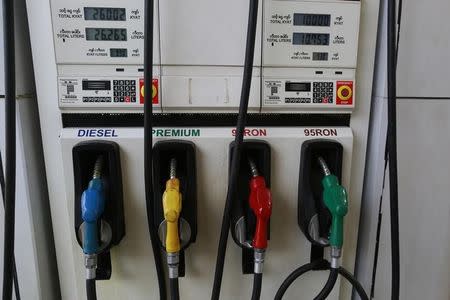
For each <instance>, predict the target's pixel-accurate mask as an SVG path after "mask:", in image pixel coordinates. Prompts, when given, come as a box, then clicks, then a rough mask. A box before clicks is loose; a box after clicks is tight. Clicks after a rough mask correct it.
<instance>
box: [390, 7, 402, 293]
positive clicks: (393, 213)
mask: <svg viewBox="0 0 450 300" xmlns="http://www.w3.org/2000/svg"><path fill="white" fill-rule="evenodd" d="M395 6H396V1H394V0H392V1H388V20H387V23H388V29H387V73H388V74H387V77H388V83H387V84H388V90H387V93H388V132H387V136H388V140H387V142H388V154H389V198H390V217H391V256H392V258H391V261H392V287H391V288H392V291H391V299H392V300H398V299H399V297H400V241H399V212H398V170H397V99H396V97H397V74H396V72H397V68H396V66H397V57H396V56H397V50H396V48H397V47H396V36H395V35H396V14H395Z"/></svg>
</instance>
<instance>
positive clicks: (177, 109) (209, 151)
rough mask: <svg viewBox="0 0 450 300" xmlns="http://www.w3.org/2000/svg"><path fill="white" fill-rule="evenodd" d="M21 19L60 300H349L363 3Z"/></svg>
mask: <svg viewBox="0 0 450 300" xmlns="http://www.w3.org/2000/svg"><path fill="white" fill-rule="evenodd" d="M27 4H28V7H27V8H28V16H29V23H30V29H31V38H32V48H33V55H34V68H35V72H36V78H37V91H38V99H39V100H38V101H39V109H40V114H41V126H42V130H43V139H44V152H45V156H46V157H45V158H46V164H47V177H48V183H49V190H50V202H51V207H52V220H53V227H54V230H55V244H56V252H57V258H58V268H59V273H60V274H59V275H60V281H61V288H62V297H63V298H64V299H83V298H84V294H85V292H84V290H85V287H84V280H83V279H84V276H83V272H84V269H85V261H84V255H83V251H81V250H80V245H79V242H81V245H82V246H83V247H84V246H85V244H88V242H89V241H87V240H85V237H87V236H89V235H88V234H89V232H92V233H93V236H94V246H95V247H94V248H95V249H97V250H95V249H94V250H95V251H88V250H87V249H85V247H84V249H83V250H84V254H86V255H92V254H97V259H98V260H97V269H96V272H95V273H96V277H97V279H109V280H107V281H104V280H98V281H97V286H96V289H97V292H98V297H99V298H103V299H148V298H151V299H158V298H159V299H167V296H168V295H169V296H170V297H171V298H172V299H178V298H183V299H207V298H209V297H211V295H212V297H211V298H212V299H219V297H220V296H222V299H247V298H250V297H252V298H253V299H259V298H262V299H273V297H274V296H275V295H276V294H277V290H278V289H279V287H280V286H281V287H282V288H283V287H285V286H286V283H283V280H284V277H285V276H286V275H287V274H286V272H287V270H291V269H294V266H296V265H297V264H299V263H307V262H310V264H309V266H312V269H314V270H318V269H321V270H325V269H330V268H331V267H332V268H333V277H331V281H332V282H330V283H329V284H327V285H326V288H327V289H328V290H326V291H322V292H320V291H321V290H322V289H323V282H325V281H326V278H327V274H326V272H312V273H311V276H310V277H309V278H308V279H307V280H303V281H298V282H297V283H296V284H295V285H293V286H292V287H291V289H290V290H289V291H287V292H286V293H285V298H286V299H288V298H289V297H291V298H293V297H294V296H293V295H299V294H301V295H303V297H304V298H305V299H312V298H314V297H316V296H317V295H319V296H320V297H322V299H324V297H326V295H325V294H327V295H328V294H329V296H328V298H327V299H349V298H350V294H351V290H349V289H348V287H347V286H346V285H341V283H340V281H339V279H338V278H337V273H336V272H335V270H337V272H338V273H339V272H340V273H341V274H343V275H344V277H345V278H350V279H351V280H352V281H353V282H354V278H353V277H351V275H350V272H347V271H345V270H344V269H340V268H339V267H340V264H337V259H338V257H339V258H340V257H342V264H343V265H345V266H346V267H347V269H353V266H354V262H355V254H356V242H355V241H356V237H357V228H358V222H359V212H358V210H359V205H360V198H361V190H362V178H363V174H364V157H365V144H366V142H365V140H366V137H367V131H368V120H369V118H368V117H369V107H370V103H369V99H370V95H371V80H372V77H371V76H369V75H371V73H372V70H373V60H374V48H375V36H376V22H377V14H378V7H377V4H374V3H371V4H366V5H365V6H364V5H363V6H361V2H360V1H344V0H333V1H331V0H330V1H328V0H322V1H278V0H260V1H257V0H250V1H240V0H228V1H222V0H192V1H177V0H165V1H140V0H131V1H110V0H94V1H89V2H87V1H82V0H77V1H73V0H50V1H49V3H44V4H43V3H36V1H32V0H29V1H28V2H27ZM249 4H250V8H249V6H248V5H249ZM361 10H363V15H365V16H367V17H365V18H364V19H361V20H360V15H361ZM360 23H362V24H361V26H360ZM360 28H361V31H360ZM359 37H360V39H359ZM43 44H45V45H46V47H43V46H42V45H43ZM359 48H360V49H364V51H360V53H359V55H360V59H359V60H358V59H357V58H358V49H359ZM357 62H358V63H357ZM44 79H45V80H44ZM236 120H238V121H237V122H236ZM236 124H237V125H236ZM93 144H94V145H95V144H99V145H102V147H104V148H102V149H104V150H101V151H97V150H95V151H87V152H85V151H84V150H83V151H82V150H80V149H81V148H80V147H82V146H83V147H84V146H86V145H88V146H86V147H91V145H93ZM113 145H114V146H113ZM108 149H109V150H108ZM319 158H321V159H320V160H319ZM319 161H320V163H319ZM96 162H97V164H96ZM325 165H326V166H327V168H325ZM321 166H322V167H321ZM94 170H95V172H94ZM100 170H101V172H100ZM326 170H329V171H330V172H331V173H332V174H333V175H332V174H328V173H327V171H326ZM323 171H325V175H324V173H323ZM100 174H101V175H100ZM324 176H325V179H324ZM98 179H101V180H103V179H104V180H105V181H101V182H102V184H99V183H98V182H99V181H98ZM322 181H323V185H321V184H322ZM119 187H120V188H119ZM342 187H345V188H346V190H347V193H344V190H343V189H342ZM86 189H87V190H86ZM85 190H86V192H85V194H84V196H82V195H83V191H85ZM102 191H103V193H102ZM329 193H331V194H330V196H328V195H329ZM333 193H338V194H339V195H340V196H343V195H345V196H347V197H345V201H343V202H342V203H341V204H340V205H337V206H336V205H334V204H335V202H334V201H335V198H336V197H335V194H333ZM91 194H92V195H95V197H89V195H91ZM101 195H104V197H102V196H101ZM322 195H323V196H322ZM91 198H93V199H94V200H96V201H94V202H93V203H94V204H92V206H93V208H94V213H93V214H89V213H90V211H88V212H89V213H86V214H85V212H87V211H86V210H84V208H89V207H91V201H89V200H90V199H91ZM225 199H226V200H225ZM224 200H225V201H224ZM347 203H348V214H347V217H346V220H345V223H343V222H342V218H343V216H344V215H345V212H346V209H344V208H346V207H347ZM77 205H81V206H82V207H83V210H82V209H81V208H82V207H77ZM74 207H75V209H74ZM103 207H104V210H103ZM224 207H225V209H224ZM221 217H222V218H221ZM102 220H103V221H102ZM221 220H222V222H221ZM83 222H84V224H87V225H81V224H82V223H83ZM74 224H75V227H76V230H75V231H74V230H73V225H74ZM89 224H90V225H89ZM105 224H109V227H111V228H110V229H111V240H110V243H109V246H107V247H106V248H105V251H106V252H104V251H103V248H102V247H103V246H102V245H103V244H104V243H105V242H106V241H108V240H109V239H108V238H107V235H105V231H106V233H107V231H108V225H105ZM298 226H300V229H301V230H302V231H303V232H304V233H305V236H302V235H300V234H299V232H298ZM80 228H81V229H80ZM88 228H90V229H88ZM125 228H126V231H125ZM330 230H331V233H332V234H331V235H329V234H330ZM230 233H231V236H232V240H234V242H235V243H236V244H237V245H234V244H232V243H229V244H228V245H227V242H228V237H229V234H230ZM343 235H344V236H345V237H346V240H345V241H346V242H345V244H344V245H342V243H341V240H340V238H341V237H342V236H343ZM95 243H97V244H95ZM328 244H330V245H331V246H332V247H333V250H332V251H331V256H330V253H329V252H327V251H325V250H324V246H325V245H328ZM113 245H114V247H112V246H113ZM341 246H343V247H342V249H341ZM91 252H92V253H91ZM226 252H228V253H226ZM103 256H105V257H106V259H105V260H103V258H101V257H103ZM329 257H331V265H330V264H329V263H328V262H327V261H326V259H327V258H329ZM90 262H91V261H89V266H90V267H91V266H93V265H92V264H91V263H90ZM263 264H264V269H263V267H262V266H263ZM91 269H92V268H91ZM101 270H106V273H102V272H100V271H101ZM263 270H264V277H265V278H266V279H265V281H264V283H262V272H263ZM91 273H93V272H90V274H91ZM245 274H253V275H254V276H253V277H254V278H253V280H254V281H253V283H252V281H251V277H250V276H246V275H245ZM91 277H93V276H91ZM91 277H90V278H91ZM179 277H183V278H182V279H181V280H178V278H179ZM167 278H168V279H169V281H167ZM289 278H292V277H291V276H290V277H289ZM291 283H292V282H291ZM333 286H335V288H334V289H333V290H331V289H332V288H333ZM91 287H92V286H91ZM211 287H212V293H211V289H210V288H211ZM357 288H358V289H359V288H361V287H360V286H357ZM169 289H170V291H169ZM280 290H281V289H280ZM286 290H287V287H286ZM290 293H292V294H290ZM289 299H290V298H289Z"/></svg>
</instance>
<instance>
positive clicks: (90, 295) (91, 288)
mask: <svg viewBox="0 0 450 300" xmlns="http://www.w3.org/2000/svg"><path fill="white" fill-rule="evenodd" d="M86 296H87V300H97V288H96V286H95V279H86Z"/></svg>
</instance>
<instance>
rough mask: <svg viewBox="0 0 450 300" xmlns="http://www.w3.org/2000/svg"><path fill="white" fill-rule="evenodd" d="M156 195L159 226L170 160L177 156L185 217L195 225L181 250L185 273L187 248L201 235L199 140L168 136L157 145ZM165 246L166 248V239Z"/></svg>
mask: <svg viewBox="0 0 450 300" xmlns="http://www.w3.org/2000/svg"><path fill="white" fill-rule="evenodd" d="M152 156H153V195H154V201H153V202H154V213H155V215H154V220H155V226H156V228H159V226H160V224H161V223H162V222H163V220H164V212H163V205H162V197H163V194H164V191H165V189H166V182H167V180H169V167H170V160H171V159H172V158H175V159H176V160H177V171H176V173H177V178H178V179H179V180H180V192H181V195H182V203H183V204H182V210H181V215H180V218H183V219H184V220H185V221H186V222H187V223H188V224H189V226H190V228H191V236H190V238H189V240H188V241H187V243H186V244H185V245H184V246H183V248H182V250H181V252H180V264H179V271H178V273H179V276H180V277H184V275H185V263H184V262H185V257H184V251H185V250H186V249H187V248H188V247H189V246H190V244H192V243H195V241H196V238H197V169H196V149H195V144H194V143H192V142H188V141H179V140H168V141H160V142H157V143H156V144H155V145H154V146H153V155H152ZM160 246H161V249H163V250H164V247H163V245H162V243H160Z"/></svg>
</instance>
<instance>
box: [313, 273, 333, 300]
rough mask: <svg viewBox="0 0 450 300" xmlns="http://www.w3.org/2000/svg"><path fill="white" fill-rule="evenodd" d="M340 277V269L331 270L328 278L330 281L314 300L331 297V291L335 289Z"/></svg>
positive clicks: (323, 299)
mask: <svg viewBox="0 0 450 300" xmlns="http://www.w3.org/2000/svg"><path fill="white" fill-rule="evenodd" d="M338 275H339V270H338V269H334V268H332V269H330V275H329V276H328V280H327V282H326V283H325V286H324V287H323V289H322V290H321V291H320V293H319V295H317V296H316V297H315V298H314V300H325V299H327V297H328V296H329V295H330V293H331V291H332V290H333V288H334V285H335V284H336V280H337V278H338Z"/></svg>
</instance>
